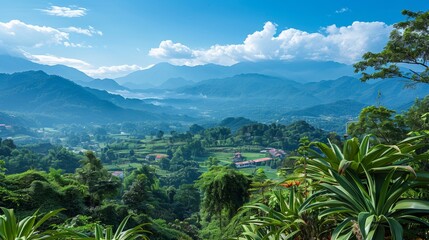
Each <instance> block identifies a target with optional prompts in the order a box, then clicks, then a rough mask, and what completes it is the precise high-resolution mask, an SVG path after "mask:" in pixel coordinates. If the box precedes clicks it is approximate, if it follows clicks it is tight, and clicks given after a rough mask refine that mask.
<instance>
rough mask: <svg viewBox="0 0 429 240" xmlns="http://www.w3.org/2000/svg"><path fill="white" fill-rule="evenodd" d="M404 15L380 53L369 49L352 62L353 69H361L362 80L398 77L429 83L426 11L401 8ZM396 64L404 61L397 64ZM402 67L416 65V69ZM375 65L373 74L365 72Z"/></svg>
mask: <svg viewBox="0 0 429 240" xmlns="http://www.w3.org/2000/svg"><path fill="white" fill-rule="evenodd" d="M402 14H403V15H405V16H406V17H407V20H406V21H404V22H399V23H396V24H395V25H394V28H395V29H394V30H393V31H392V32H391V33H390V38H389V41H388V42H387V44H386V46H385V47H384V49H383V51H381V52H380V53H372V52H368V53H365V54H364V55H363V60H362V61H360V62H358V63H356V64H355V65H354V67H355V72H362V77H361V80H362V81H367V80H369V79H377V78H383V79H384V78H392V77H399V78H404V79H408V80H411V81H412V82H414V83H429V66H428V65H427V61H428V60H429V59H428V56H429V52H428V51H429V50H428V49H429V12H412V11H408V10H404V11H402ZM399 64H403V65H400V66H398V65H399ZM404 64H405V66H407V65H408V66H409V65H415V66H417V67H420V69H419V70H413V68H412V67H409V68H408V69H407V70H406V71H404V70H402V69H403V68H404ZM368 68H374V70H375V71H374V72H373V73H367V72H365V71H366V70H367V69H368Z"/></svg>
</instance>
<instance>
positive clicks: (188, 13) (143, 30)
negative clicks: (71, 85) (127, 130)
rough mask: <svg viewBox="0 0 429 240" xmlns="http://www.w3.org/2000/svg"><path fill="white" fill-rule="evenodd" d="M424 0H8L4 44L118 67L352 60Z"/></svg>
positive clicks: (95, 68) (30, 54)
mask: <svg viewBox="0 0 429 240" xmlns="http://www.w3.org/2000/svg"><path fill="white" fill-rule="evenodd" d="M402 9H410V10H414V11H427V10H429V1H426V0H412V1H404V0H379V1H367V0H361V1H351V0H330V1H296V0H293V1H292V0H264V1H262V0H259V1H256V0H217V1H207V0H175V1H173V0H151V1H149V0H128V1H127V0H122V1H120V0H115V1H113V0H105V1H89V0H87V1H49V2H48V1H27V0H26V1H24V0H14V1H4V2H3V3H2V7H1V8H0V52H2V53H9V54H14V55H21V56H25V57H27V58H29V59H31V60H33V61H35V62H39V63H44V64H65V65H68V66H72V67H76V68H78V69H80V70H82V71H84V72H86V73H87V74H89V75H91V76H94V77H118V76H122V75H125V74H127V73H129V72H131V71H135V70H139V69H144V68H146V67H148V66H150V65H152V64H155V63H157V62H162V61H166V62H170V63H173V64H177V65H199V64H207V63H216V64H222V65H231V64H234V63H237V62H241V61H261V60H269V59H276V60H277V59H282V60H296V59H315V60H332V61H338V62H343V63H348V64H349V63H353V62H354V61H356V60H358V59H359V57H360V56H361V55H362V53H364V52H366V51H379V50H380V49H381V48H382V46H383V45H384V44H385V42H386V41H387V38H388V35H389V32H390V31H391V29H392V24H393V23H395V22H398V21H401V20H404V18H403V16H402V15H401V13H400V12H401V10H402Z"/></svg>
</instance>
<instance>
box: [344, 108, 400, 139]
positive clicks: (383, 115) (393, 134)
mask: <svg viewBox="0 0 429 240" xmlns="http://www.w3.org/2000/svg"><path fill="white" fill-rule="evenodd" d="M394 114H395V111H393V110H390V109H387V108H385V107H383V106H380V107H375V106H369V107H366V108H364V109H362V111H361V112H360V114H359V121H358V122H356V123H352V124H350V125H349V129H348V131H349V132H350V134H351V135H352V136H363V135H365V134H373V135H375V136H377V138H378V139H379V140H380V141H381V142H383V143H394V142H398V141H400V140H401V139H403V138H404V137H405V135H406V130H405V125H404V123H403V119H402V118H401V116H394Z"/></svg>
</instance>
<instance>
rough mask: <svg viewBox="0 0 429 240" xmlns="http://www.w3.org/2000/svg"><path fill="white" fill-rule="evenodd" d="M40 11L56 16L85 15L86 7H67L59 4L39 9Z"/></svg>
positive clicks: (71, 16)
mask: <svg viewBox="0 0 429 240" xmlns="http://www.w3.org/2000/svg"><path fill="white" fill-rule="evenodd" d="M40 11H42V12H44V13H46V14H48V15H51V16H57V17H69V18H73V17H83V16H85V15H86V13H87V11H88V9H86V8H82V7H76V6H69V7H60V6H51V7H50V8H47V9H40Z"/></svg>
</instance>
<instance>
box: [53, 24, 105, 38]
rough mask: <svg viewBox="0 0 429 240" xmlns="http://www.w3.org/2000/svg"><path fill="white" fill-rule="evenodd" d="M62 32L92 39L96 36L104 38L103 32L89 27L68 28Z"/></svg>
mask: <svg viewBox="0 0 429 240" xmlns="http://www.w3.org/2000/svg"><path fill="white" fill-rule="evenodd" d="M61 30H62V31H64V32H68V33H78V34H83V35H86V36H89V37H92V36H94V35H99V36H103V32H102V31H99V30H96V29H95V28H93V27H91V26H88V28H79V27H68V28H61Z"/></svg>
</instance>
